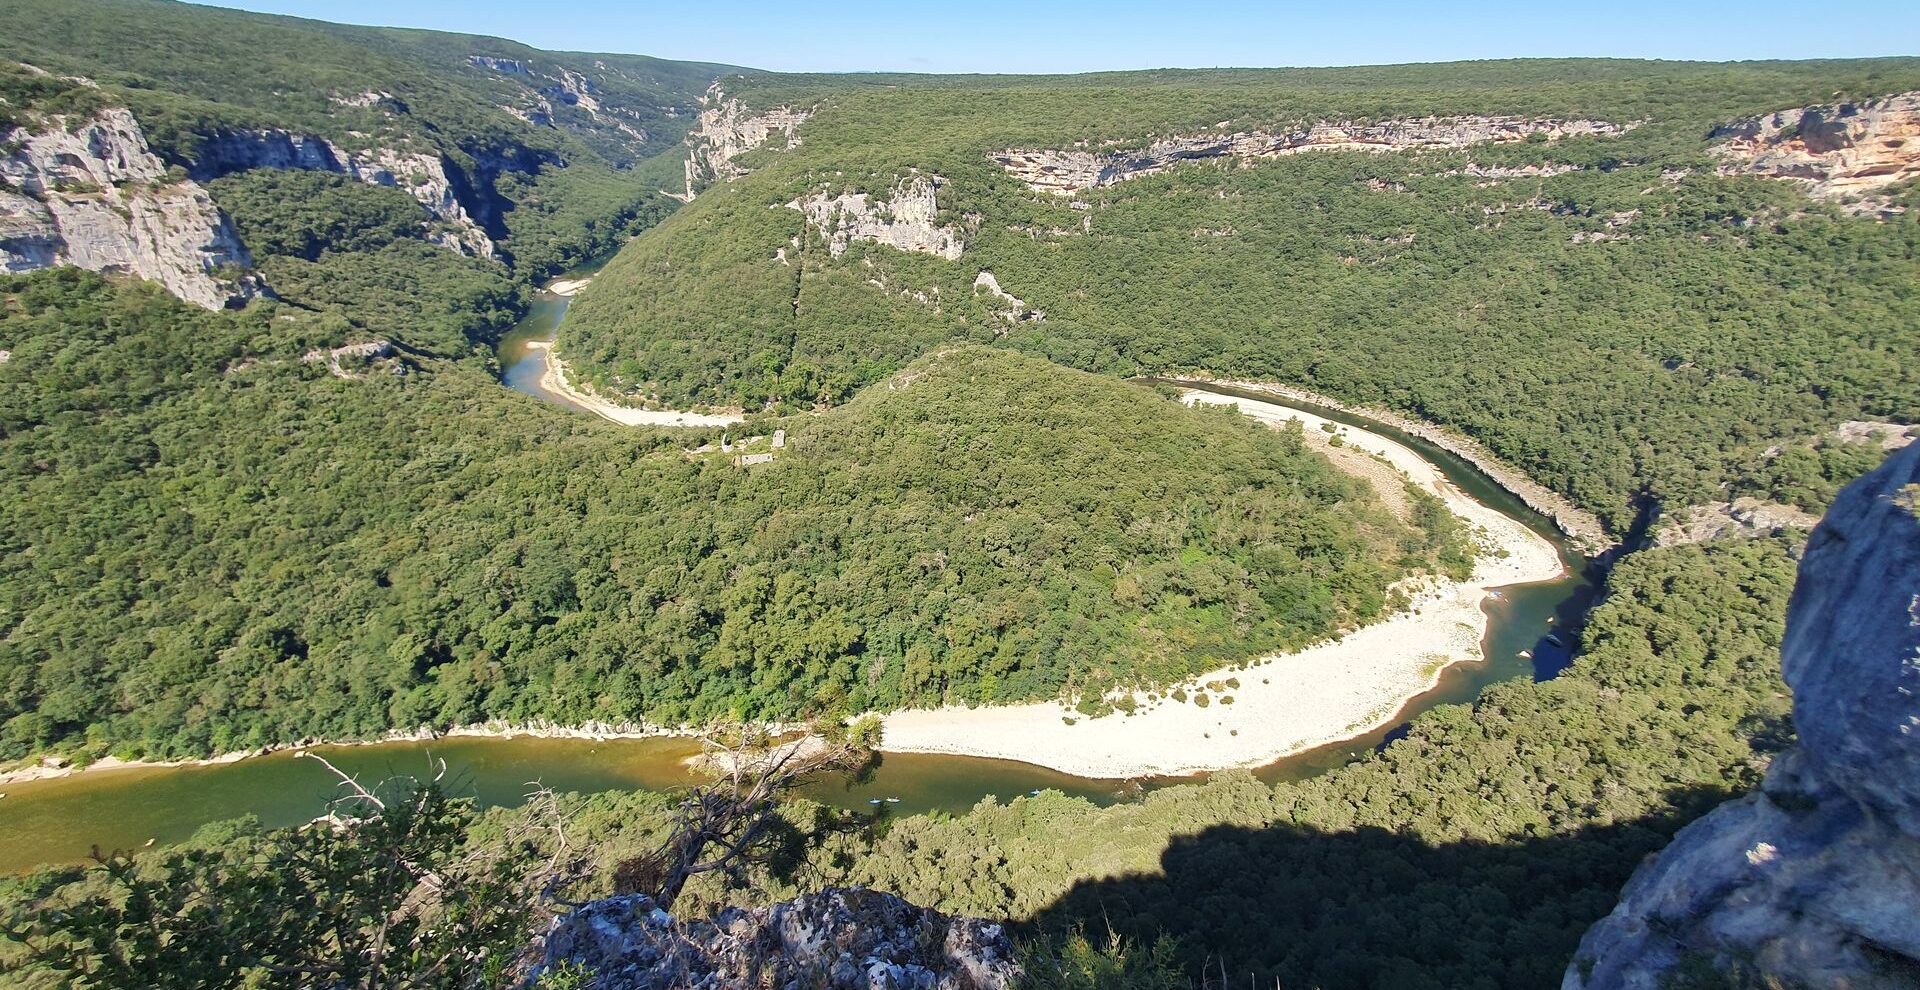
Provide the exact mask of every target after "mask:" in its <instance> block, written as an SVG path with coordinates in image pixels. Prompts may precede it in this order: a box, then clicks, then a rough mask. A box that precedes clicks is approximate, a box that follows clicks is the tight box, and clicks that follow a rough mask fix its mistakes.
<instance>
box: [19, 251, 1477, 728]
mask: <svg viewBox="0 0 1920 990" xmlns="http://www.w3.org/2000/svg"><path fill="white" fill-rule="evenodd" d="M376 226H377V225H376ZM389 247H390V248H391V247H392V246H391V245H390V246H389ZM449 256H450V255H449ZM0 298H4V300H5V303H4V315H0V343H4V345H5V348H6V349H7V350H8V351H10V354H11V356H10V358H9V359H8V360H7V361H6V362H5V363H4V364H0V381H4V382H5V384H6V388H5V389H4V390H0V487H4V488H5V500H6V504H7V505H9V506H10V507H12V508H11V509H10V511H9V512H8V513H7V514H6V518H5V522H4V524H3V526H4V530H5V533H4V536H3V537H0V628H4V629H6V630H7V635H5V636H4V637H3V638H0V684H4V686H5V691H4V699H5V700H4V701H0V706H4V707H3V708H0V723H3V724H4V741H3V742H0V746H4V750H0V752H3V753H4V755H5V756H6V757H10V758H17V757H20V756H24V755H26V754H28V753H31V752H35V751H40V750H48V749H74V748H77V747H83V746H84V747H87V748H88V749H90V750H91V751H93V752H96V753H97V752H102V751H106V750H113V751H116V752H124V753H140V754H146V755H150V756H161V755H167V756H174V755H186V754H199V755H204V754H207V753H210V752H217V751H225V750H232V749H237V748H246V747H251V746H257V745H261V744H265V743H269V742H283V741H287V740H292V739H299V738H306V737H311V736H326V737H364V736H369V735H377V734H379V733H381V732H384V731H386V730H388V729H390V728H395V727H413V726H417V725H426V724H431V725H447V724H453V723H465V722H471V721H476V720H482V719H489V718H502V719H512V720H525V719H530V718H549V719H554V720H556V721H560V722H563V723H569V724H579V723H583V722H587V721H594V720H599V721H608V722H616V723H617V722H622V721H627V720H641V719H645V720H650V721H653V722H656V723H664V724H674V723H677V722H679V721H680V720H683V719H700V718H706V717H713V716H720V715H724V714H729V713H730V714H732V715H733V716H735V717H752V718H778V717H782V716H789V715H794V714H802V713H811V712H819V711H834V710H842V711H857V710H864V709H868V708H878V709H886V708H892V707H898V706H906V705H931V704H938V703H941V702H947V701H954V702H959V701H971V702H984V701H996V700H1015V699H1030V698H1051V697H1055V696H1058V695H1060V694H1061V693H1063V692H1072V691H1083V692H1088V693H1092V694H1096V695H1097V694H1098V693H1099V692H1100V691H1101V690H1103V689H1105V688H1107V687H1110V686H1112V685H1115V684H1119V683H1148V682H1155V681H1162V680H1167V679H1171V678H1175V677H1179V676H1182V675H1185V674H1188V673H1193V672H1198V671H1201V670H1206V669H1211V668H1214V667H1217V666H1219V665H1220V664H1221V663H1223V662H1228V661H1233V660H1237V659H1242V658H1251V657H1253V656H1256V655H1258V654H1260V653H1262V652H1263V651H1269V650H1272V649H1275V648H1280V647H1287V646H1297V645H1300V644H1303V643H1306V642H1309V641H1312V640H1315V639H1318V638H1320V637H1322V636H1324V635H1325V634H1327V633H1328V632H1330V631H1332V630H1334V629H1336V628H1339V627H1341V626H1344V625H1349V624H1352V623H1356V622H1362V621H1365V620H1367V619H1369V618H1372V617H1374V616H1376V615H1378V614H1380V613H1381V611H1382V610H1383V609H1384V608H1386V607H1387V605H1388V604H1389V602H1388V599H1387V595H1386V589H1387V586H1388V585H1389V584H1391V583H1392V582H1393V581H1395V580H1396V579H1397V578H1399V577H1400V576H1402V575H1403V574H1406V573H1409V572H1410V571H1416V570H1425V569H1434V568H1437V567H1438V566H1439V561H1441V560H1442V559H1446V560H1453V561H1457V560H1458V559H1459V554H1460V553H1461V550H1462V548H1461V547H1460V546H1459V545H1458V544H1457V542H1455V541H1458V540H1460V539H1461V538H1462V535H1461V534H1459V533H1457V532H1454V531H1453V527H1447V530H1446V531H1445V532H1444V533H1428V532H1424V531H1420V530H1417V529H1413V528H1410V527H1409V525H1408V524H1403V523H1401V522H1399V521H1397V520H1396V519H1395V518H1394V517H1393V515H1392V514H1391V513H1390V512H1388V511H1387V510H1386V508H1385V507H1384V506H1383V505H1382V503H1380V501H1379V500H1378V498H1377V496H1375V495H1374V494H1373V490H1372V489H1371V488H1370V487H1368V486H1367V485H1366V484H1365V483H1363V482H1359V481H1356V480H1354V479H1351V478H1349V477H1347V476H1346V475H1343V474H1340V473H1339V472H1337V471H1335V470H1334V469H1333V467H1332V466H1331V465H1330V464H1328V463H1327V462H1326V461H1325V460H1324V459H1323V458H1322V457H1321V456H1320V455H1319V454H1316V453H1313V452H1311V451H1309V450H1307V449H1306V448H1305V447H1304V445H1303V443H1302V441H1301V440H1300V438H1299V437H1298V436H1297V435H1296V436H1288V435H1285V434H1280V433H1275V432H1272V431H1269V430H1265V429H1264V428H1261V427H1258V426H1255V425H1253V424H1251V423H1247V422H1244V421H1242V420H1241V419H1240V418H1239V417H1237V416H1236V415H1234V414H1232V413H1230V412H1224V411H1204V410H1190V409H1187V408H1185V407H1183V406H1180V405H1179V404H1178V403H1176V402H1173V401H1170V400H1168V399H1166V398H1164V397H1162V396H1161V395H1159V394H1158V393H1156V392H1154V391H1153V390H1151V389H1148V388H1145V387H1142V386H1138V385H1131V384H1126V383H1122V382H1117V381H1114V380H1111V379H1105V378H1100V377H1096V376H1090V375H1085V374H1082V373H1077V372H1067V371H1062V370H1060V369H1057V368H1055V367H1053V366H1050V365H1048V364H1046V363H1045V362H1041V361H1038V360H1036V359H1033V358H1028V357H1022V356H1019V355H1015V354H1013V353H1010V352H1007V351H1000V350H989V349H964V350H959V351H953V352H949V353H944V354H941V355H937V356H934V357H931V358H928V359H926V360H924V361H922V362H920V363H918V364H916V365H913V366H912V367H911V368H909V369H908V370H907V371H905V372H903V373H902V374H901V375H900V376H898V377H896V378H894V379H892V380H890V381H888V382H886V383H884V384H881V385H878V386H876V387H875V388H874V389H873V390H872V391H871V393H870V394H868V395H865V396H862V397H860V398H859V399H857V400H856V401H854V402H852V403H850V404H848V405H847V406H846V407H845V408H843V409H841V410H838V411H836V412H834V413H832V414H830V415H827V416H823V417H809V418H807V419H804V420H796V421H792V422H790V423H788V424H787V426H788V429H789V432H790V438H789V441H788V445H787V447H786V449H784V450H782V451H780V452H778V454H777V456H776V459H775V460H774V461H773V463H770V464H764V465H758V466H755V467H753V468H752V469H750V470H748V469H741V468H739V467H736V466H734V465H733V464H732V463H730V460H729V458H728V455H726V454H725V453H723V452H721V451H719V450H717V449H713V448H712V447H711V446H709V447H706V448H703V449H702V450H699V451H692V452H688V451H687V450H686V448H689V447H693V446H697V445H699V444H700V443H701V441H702V440H703V439H707V438H704V437H702V436H701V435H699V434H693V435H691V436H689V435H688V433H686V432H685V431H677V432H676V431H650V430H631V429H619V428H614V427H611V426H608V425H606V424H602V423H600V422H599V421H597V420H592V419H589V418H587V417H582V416H579V415H578V414H575V413H571V412H568V411H565V410H561V409H557V408H554V407H551V406H547V405H544V404H542V403H538V402H535V401H534V400H532V399H530V398H527V397H526V396H523V395H519V394H517V393H513V392H510V391H508V390H506V389H503V388H501V387H500V386H499V384H498V383H497V382H495V381H494V380H492V379H491V378H490V377H489V376H488V375H487V374H486V373H485V371H484V366H482V365H480V364H478V363H477V362H473V361H458V362H455V361H446V360H441V359H437V358H434V357H432V356H431V355H429V354H427V353H425V352H422V351H418V350H415V349H412V348H407V347H401V348H399V349H396V350H394V351H391V352H389V353H387V354H384V355H382V354H378V353H374V354H371V355H364V354H362V355H348V356H345V357H336V358H335V360H334V363H333V366H332V367H330V365H329V362H328V361H327V360H322V359H320V358H323V357H324V354H320V355H309V354H308V351H309V349H311V348H322V349H324V348H326V347H329V346H331V345H332V344H333V343H334V342H336V341H337V340H338V339H339V338H340V337H341V336H342V333H343V328H342V327H341V326H340V325H339V324H338V323H337V322H336V319H337V318H336V317H334V316H331V315H320V316H313V315H308V314H303V313H300V312H298V311H295V310H293V309H291V308H289V307H285V306H278V307H276V306H273V305H269V304H256V305H255V306H253V307H250V308H248V309H247V310H245V311H243V312H239V313H233V314H208V313H205V312H202V311H199V310H195V309H192V308H190V307H187V306H184V305H182V304H180V303H178V302H176V301H174V300H172V299H171V298H169V297H166V296H164V295H162V294H160V293H158V292H157V290H154V289H152V288H150V287H146V286H138V285H135V286H116V285H114V284H112V283H109V282H106V281H104V280H102V279H100V278H99V277H97V276H92V275H84V274H81V273H77V272H73V271H70V270H69V271H61V272H53V273H44V274H41V275H36V276H31V277H12V278H9V279H7V280H6V281H5V282H0ZM419 301H420V302H428V301H429V300H427V299H422V300H419ZM443 305H444V307H445V308H444V312H445V313H446V314H447V315H446V316H445V317H443V319H446V320H450V321H454V322H458V320H460V319H462V318H466V316H465V314H466V311H464V310H463V309H462V307H461V302H460V300H459V299H458V298H453V299H449V300H448V301H447V302H446V303H444V304H443ZM428 315H429V317H431V309H429V310H428ZM426 325H428V326H431V325H432V322H431V318H430V319H429V320H428V322H427V324H426ZM714 439H717V437H716V438H714Z"/></svg>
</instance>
